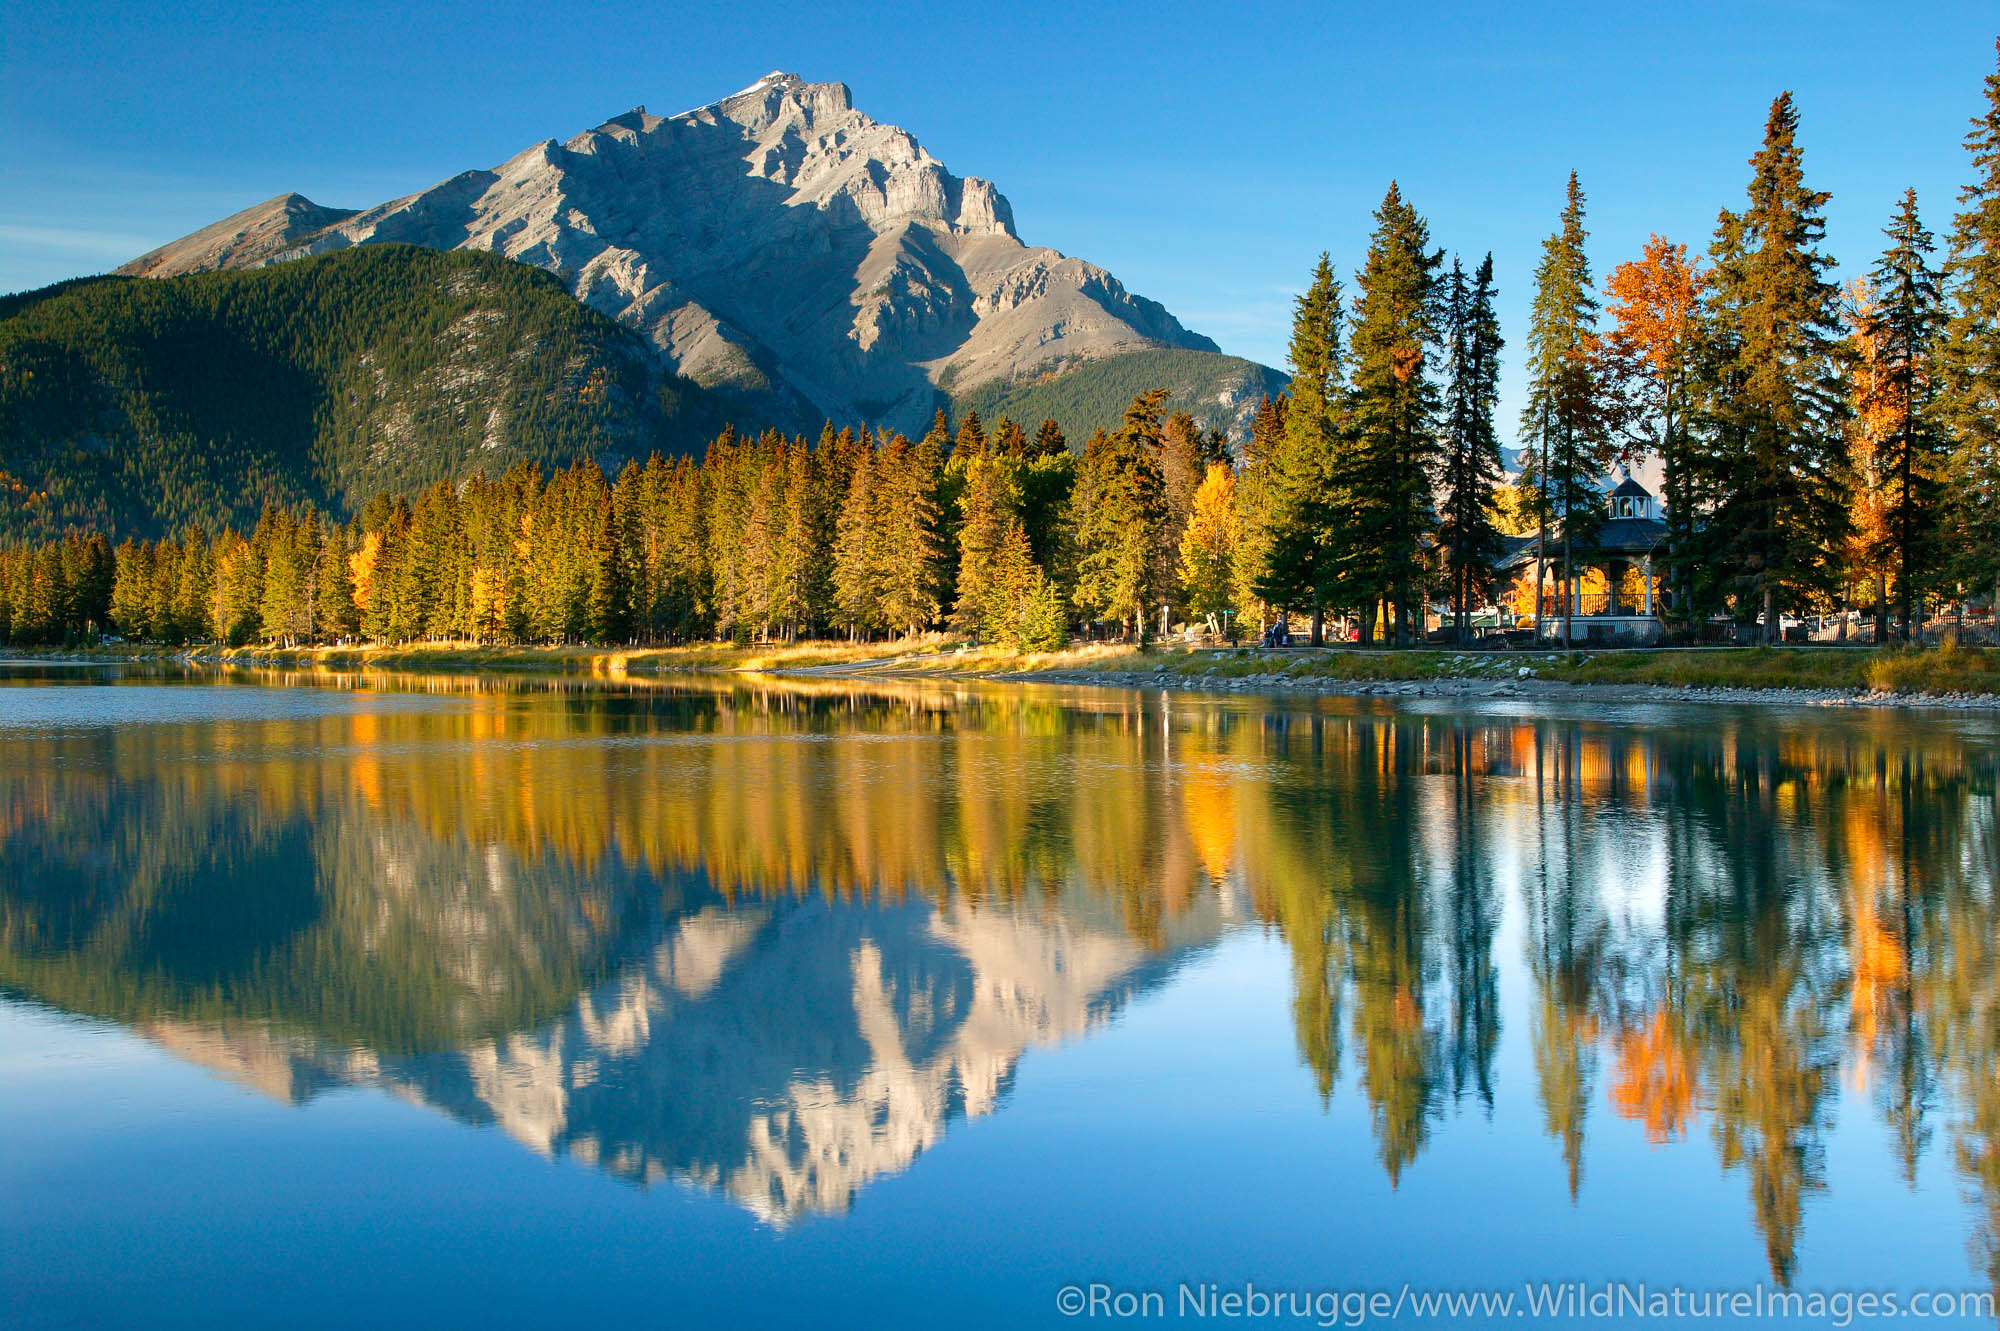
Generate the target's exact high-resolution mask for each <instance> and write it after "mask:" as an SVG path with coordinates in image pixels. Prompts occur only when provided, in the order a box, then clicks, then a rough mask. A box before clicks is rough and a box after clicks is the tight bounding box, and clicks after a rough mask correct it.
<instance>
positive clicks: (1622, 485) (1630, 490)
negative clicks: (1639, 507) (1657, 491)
mask: <svg viewBox="0 0 2000 1331" xmlns="http://www.w3.org/2000/svg"><path fill="white" fill-rule="evenodd" d="M1611 497H1612V498H1613V499H1651V498H1652V497H1653V492H1652V491H1651V490H1648V489H1647V488H1646V487H1645V486H1643V485H1641V484H1639V482H1637V481H1635V480H1633V479H1632V478H1631V477H1630V476H1627V477H1626V478H1625V479H1624V480H1622V481H1620V482H1618V488H1617V489H1616V490H1613V491H1612V492H1611Z"/></svg>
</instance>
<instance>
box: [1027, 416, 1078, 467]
mask: <svg viewBox="0 0 2000 1331" xmlns="http://www.w3.org/2000/svg"><path fill="white" fill-rule="evenodd" d="M1029 452H1030V453H1031V454H1032V455H1033V456H1035V457H1041V458H1046V457H1068V456H1069V440H1067V439H1065V438H1063V432H1062V427H1061V426H1059V425H1057V424H1056V423H1055V422H1054V421H1052V420H1049V419H1046V418H1044V419H1043V421H1042V423H1041V426H1040V427H1039V428H1038V429H1037V430H1036V431H1035V441H1034V443H1033V444H1031V445H1029Z"/></svg>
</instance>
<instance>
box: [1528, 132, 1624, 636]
mask: <svg viewBox="0 0 2000 1331" xmlns="http://www.w3.org/2000/svg"><path fill="white" fill-rule="evenodd" d="M1583 205H1584V196H1583V186H1582V185H1581V184H1580V183H1579V182H1578V180H1577V176H1576V172H1574V171H1572V172H1570V173H1569V186H1568V190H1567V192H1566V194H1565V197H1564V201H1563V211H1562V221H1561V224H1560V225H1559V226H1558V227H1557V229H1556V231H1555V233H1554V234H1553V235H1551V236H1550V237H1549V238H1548V239H1547V240H1545V241H1543V242H1542V259H1541V262H1540V263H1539V264H1538V265H1537V266H1536V268H1535V300H1534V305H1533V307H1532V309H1531V311H1530V314H1529V321H1528V403H1527V406H1526V407H1525V408H1523V410H1522V412H1521V438H1522V441H1523V442H1524V443H1525V444H1526V445H1527V447H1528V471H1529V475H1528V476H1527V477H1525V478H1524V481H1525V483H1526V484H1527V486H1528V487H1529V490H1530V493H1531V494H1532V495H1533V498H1534V507H1535V546H1536V549H1535V622H1536V626H1537V630H1536V631H1537V632H1538V633H1539V632H1540V625H1541V618H1542V616H1541V603H1542V584H1543V580H1544V578H1545V576H1546V572H1547V567H1548V564H1549V561H1550V559H1551V558H1555V559H1557V560H1559V567H1560V569H1561V586H1562V636H1563V642H1564V643H1565V644H1567V643H1568V642H1569V641H1570V637H1571V624H1570V617H1571V615H1572V613H1573V612H1574V611H1575V609H1576V575H1577V568H1576V558H1577V555H1578V553H1579V552H1581V551H1583V550H1586V549H1588V547H1589V546H1590V544H1591V543H1592V542H1593V541H1595V539H1596V537H1597V532H1598V528H1599V525H1600V524H1601V522H1602V519H1603V508H1602V501H1601V500H1600V498H1599V495H1598V480H1599V478H1600V477H1602V476H1603V475H1604V472H1605V470H1606V469H1607V468H1608V467H1609V466H1610V465H1611V456H1612V437H1613V432H1614V412H1613V408H1612V403H1613V400H1614V399H1613V395H1612V393H1611V391H1610V388H1609V383H1608V379H1609V376H1608V374H1607V371H1606V367H1605V363H1604V360H1603V357H1602V356H1601V354H1600V348H1599V345H1598V338H1597V314H1598V304H1597V297H1596V294H1595V288H1594V287H1593V286H1592V283H1591V278H1590V258H1589V256H1588V255H1587V254H1586V253H1585V252H1584V242H1585V241H1586V240H1587V239H1589V234H1590V233H1589V232H1587V231H1585V230H1584V229H1583Z"/></svg>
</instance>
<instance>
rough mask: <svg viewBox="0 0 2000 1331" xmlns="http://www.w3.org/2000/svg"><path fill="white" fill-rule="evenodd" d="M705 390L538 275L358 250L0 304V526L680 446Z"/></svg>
mask: <svg viewBox="0 0 2000 1331" xmlns="http://www.w3.org/2000/svg"><path fill="white" fill-rule="evenodd" d="M725 414H732V415H733V414H739V413H725V410H724V408H723V404H722V403H721V402H719V401H718V400H717V399H716V398H715V397H714V396H712V395H711V394H709V393H707V392H706V391H705V390H703V389H701V388H699V387H697V386H696V385H694V384H692V383H690V382H688V381H686V380H683V379H677V378H674V377H672V376H669V375H665V374H663V373H662V372H661V370H660V369H659V368H658V362H657V360H656V358H655V357H654V356H653V355H652V353H651V352H650V350H649V349H648V348H647V347H646V346H645V345H643V344H642V343H641V342H640V341H639V339H638V338H637V337H636V336H635V335H634V334H632V333H631V332H630V331H628V330H626V329H624V328H622V327H620V326H619V325H617V324H615V323H613V322H612V321H611V320H609V319H607V318H605V317H604V316H602V315H600V314H598V313H596V312H595V311H593V310H591V309H590V308H589V307H587V306H585V305H583V304H581V303H580V302H578V301H577V300H576V299H575V298H574V297H572V296H571V295H570V293H569V291H568V290H567V289H566V288H565V287H564V286H563V285H562V283H561V282H560V281H559V280H557V279H556V278H555V277H553V276H551V275H550V274H548V273H544V272H542V271H540V270H538V269H535V268H531V267H529V266H527V265H524V264H518V263H514V262H512V261H511V260H507V259H503V258H499V257H497V256H495V255H491V254H484V253H470V252H465V253H460V252H451V253H445V252H440V251H435V250H427V249H420V248H416V247H414V246H406V245H380V246H367V247H362V248H357V249H352V250H345V251H340V252H337V253H333V254H326V255H321V256H319V257H316V258H311V259H304V260H299V261H295V262H290V263H285V264H280V265H277V266H274V267H269V268H260V269H252V270H248V271H242V272H219V273H204V274H200V275H196V276H190V277H176V278H168V279H164V280H161V279H149V278H124V277H96V278H84V279H80V280H77V281H73V282H65V283H62V284H59V285H57V286H54V287H50V288H47V289H45V290H42V291H35V292H29V293H26V294H23V295H17V296H11V297H7V298H5V299H4V300H0V540H8V539H16V540H18V539H21V538H48V537H53V536H56V535H58V534H60V533H62V532H63V531H65V530H67V529H70V528H73V527H87V528H91V529H95V530H99V531H103V532H106V533H108V534H110V535H112V536H114V537H118V536H126V535H131V536H142V537H143V536H158V535H162V534H165V533H169V532H178V531H180V530H181V529H183V528H184V527H186V526H187V525H188V524H190V523H192V524H196V525H199V526H201V527H203V528H205V529H208V530H210V531H220V530H221V529H222V528H223V527H224V526H228V525H232V524H233V525H235V526H238V527H243V528H247V527H249V526H250V525H251V524H253V523H255V522H256V521H257V518H258V515H259V513H260V512H261V511H262V510H263V509H264V508H265V507H266V506H267V505H271V504H277V505H281V506H296V505H300V504H311V505H313V506H315V507H316V508H318V509H320V510H322V511H330V512H340V513H345V512H348V511H351V510H352V509H354V508H356V507H358V506H359V504H360V503H362V502H363V501H365V500H366V498H367V497H368V496H369V495H371V494H375V493H378V492H380V491H384V490H396V491H401V492H406V493H415V492H417V491H419V490H421V489H422V488H423V487H425V486H427V485H430V484H432V483H435V482H437V481H459V480H463V479H465V478H466V477H467V476H470V475H472V474H473V473H475V472H481V473H486V474H498V473H499V472H500V471H503V470H505V469H506V468H507V467H508V466H509V465H511V464H512V463H515V462H520V461H529V462H537V463H541V464H544V465H551V466H554V465H563V464H567V463H568V462H570V461H572V460H574V459H576V458H578V457H581V456H585V455H592V456H596V457H598V458H600V459H601V460H603V461H604V463H605V465H607V466H610V465H616V463H617V462H618V461H619V460H621V459H623V458H628V457H643V456H645V455H646V454H648V453H650V452H653V451H655V450H659V451H664V452H668V453H675V452H689V451H699V450H700V449H701V447H702V446H703V445H704V444H705V443H706V442H707V441H708V440H709V439H712V438H713V437H714V436H715V435H716V434H717V433H718V432H719V431H720V429H721V428H722V425H723V424H724V417H725Z"/></svg>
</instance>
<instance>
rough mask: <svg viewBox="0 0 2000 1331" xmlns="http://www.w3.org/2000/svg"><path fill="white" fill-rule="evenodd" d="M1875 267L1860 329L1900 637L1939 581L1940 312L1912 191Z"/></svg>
mask: <svg viewBox="0 0 2000 1331" xmlns="http://www.w3.org/2000/svg"><path fill="white" fill-rule="evenodd" d="M1883 234H1884V235H1886V236H1888V238H1889V241H1890V245H1889V249H1888V250H1887V252H1885V253H1884V254H1883V255H1882V259H1881V261H1880V262H1879V263H1877V264H1876V265H1875V271H1874V281H1873V283H1872V286H1873V291H1874V297H1875V299H1874V307H1873V310H1872V311H1871V313H1870V314H1869V315H1868V325H1869V327H1868V328H1867V330H1866V331H1867V333H1868V335H1869V338H1870V340H1871V341H1872V342H1873V344H1874V347H1875V359H1876V368H1877V370H1878V371H1879V374H1878V376H1877V382H1876V385H1875V387H1876V393H1877V399H1878V405H1879V407H1880V408H1881V415H1880V418H1879V419H1880V423H1881V425H1882V428H1881V429H1880V430H1879V432H1878V434H1877V436H1876V438H1875V452H1876V457H1875V463H1876V468H1877V471H1878V475H1879V477H1880V480H1881V483H1882V493H1881V496H1880V499H1881V507H1882V518H1883V527H1884V531H1883V536H1884V538H1885V539H1884V548H1883V549H1882V550H1881V551H1879V552H1874V553H1875V554H1876V556H1877V558H1878V560H1879V562H1881V563H1883V564H1884V565H1885V566H1886V567H1888V568H1889V569H1892V570H1893V571H1894V581H1893V590H1894V595H1895V598H1896V618H1897V624H1898V632H1899V634H1900V635H1901V636H1902V638H1903V639H1904V640H1905V641H1907V640H1908V639H1909V637H1910V634H1911V628H1912V616H1913V615H1914V614H1915V610H1916V603H1917V599H1918V598H1919V597H1920V596H1922V595H1923V594H1924V592H1926V591H1928V590H1931V589H1933V588H1935V587H1937V586H1938V585H1939V578H1940V573H1941V572H1942V571H1943V568H1942V561H1941V559H1940V556H1941V555H1942V554H1943V551H1942V550H1941V549H1940V548H1939V543H1938V530H1939V518H1940V514H1939V508H1940V501H1941V498H1942V496H1943V492H1944V489H1943V487H1944V477H1943V474H1942V472H1943V466H1944V461H1945V451H1946V440H1945V436H1944V432H1943V430H1942V429H1941V428H1940V425H1939V422H1938V420H1937V412H1936V403H1935V399H1936V371H1937V368H1938V348H1939V344H1940V341H1941V338H1942V334H1943V331H1944V323H1945V315H1944V305H1943V293H1942V290H1941V284H1942V277H1941V274H1940V273H1939V272H1938V271H1937V269H1935V268H1933V267H1932V266H1931V263H1930V256H1931V253H1932V252H1933V251H1934V250H1935V248H1936V245H1935V242H1934V241H1933V240H1932V238H1931V234H1930V232H1929V231H1927V230H1925V229H1924V225H1923V222H1922V221H1921V220H1920V219H1919V217H1918V215H1917V192H1916V191H1915V190H1914V189H1912V190H1908V191H1906V192H1905V193H1904V195H1903V198H1902V201H1901V202H1900V203H1899V204H1898V205H1897V207H1896V217H1895V220H1894V221H1893V222H1891V223H1890V224H1889V227H1888V228H1887V230H1885V231H1884V233H1883Z"/></svg>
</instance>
